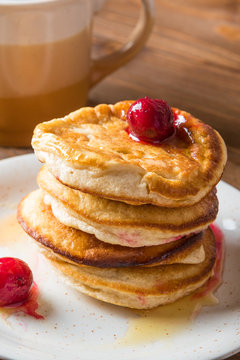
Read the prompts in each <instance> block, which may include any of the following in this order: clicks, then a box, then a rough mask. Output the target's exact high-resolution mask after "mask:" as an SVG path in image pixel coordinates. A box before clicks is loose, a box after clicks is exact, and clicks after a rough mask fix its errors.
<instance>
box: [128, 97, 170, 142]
mask: <svg viewBox="0 0 240 360" xmlns="http://www.w3.org/2000/svg"><path fill="white" fill-rule="evenodd" d="M127 121H128V124H129V133H130V136H131V137H132V138H133V139H134V140H141V141H146V142H151V143H159V142H161V141H163V140H165V139H166V138H168V137H169V136H171V135H172V134H173V133H174V117H173V113H172V110H171V108H170V106H169V105H168V103H167V102H166V101H164V100H160V99H151V98H149V97H147V96H146V97H145V98H143V99H139V100H137V101H135V103H133V104H132V105H131V106H130V108H129V110H128V112H127Z"/></svg>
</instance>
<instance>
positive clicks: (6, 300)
mask: <svg viewBox="0 0 240 360" xmlns="http://www.w3.org/2000/svg"><path fill="white" fill-rule="evenodd" d="M32 283H33V275H32V271H31V270H30V268H29V267H28V265H27V264H26V263H25V262H24V261H22V260H20V259H16V258H11V257H4V258H0V306H6V305H11V304H15V303H19V302H23V301H24V300H26V299H27V298H28V296H29V291H30V289H31V286H32Z"/></svg>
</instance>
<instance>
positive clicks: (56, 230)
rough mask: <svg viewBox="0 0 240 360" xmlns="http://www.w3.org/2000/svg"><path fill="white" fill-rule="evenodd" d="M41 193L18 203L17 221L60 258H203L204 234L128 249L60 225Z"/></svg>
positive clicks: (115, 263)
mask: <svg viewBox="0 0 240 360" xmlns="http://www.w3.org/2000/svg"><path fill="white" fill-rule="evenodd" d="M43 196H44V194H43V192H42V191H41V190H37V191H34V192H32V193H30V194H29V195H28V196H27V197H25V198H24V199H23V200H22V201H21V202H20V204H19V206H18V215H17V217H18V221H19V223H20V224H21V226H22V227H23V229H24V230H25V231H26V232H27V233H28V234H29V235H30V236H31V237H32V238H33V239H35V240H36V242H38V243H40V244H42V245H43V246H44V247H45V248H47V249H49V250H51V251H52V252H53V253H55V254H58V255H60V256H61V257H62V258H63V259H64V261H67V262H71V263H75V264H80V265H82V264H83V265H91V266H95V267H103V268H104V267H105V268H109V267H115V268H117V267H130V266H132V267H134V266H140V265H149V266H150V265H153V266H156V265H159V264H171V263H200V262H202V261H204V258H205V253H204V249H203V238H204V235H203V234H204V233H203V232H202V233H199V234H197V235H194V236H190V237H185V238H181V239H179V240H177V241H174V242H171V243H168V244H165V245H158V246H148V247H140V248H129V247H124V246H118V245H111V244H106V243H104V242H102V241H99V240H98V239H96V237H95V236H94V235H90V234H88V233H85V232H82V231H80V230H76V229H73V228H70V227H68V226H65V225H63V224H61V223H60V222H59V221H58V220H57V219H56V218H55V217H54V215H53V214H52V211H51V208H50V207H49V206H46V205H45V204H44V202H43Z"/></svg>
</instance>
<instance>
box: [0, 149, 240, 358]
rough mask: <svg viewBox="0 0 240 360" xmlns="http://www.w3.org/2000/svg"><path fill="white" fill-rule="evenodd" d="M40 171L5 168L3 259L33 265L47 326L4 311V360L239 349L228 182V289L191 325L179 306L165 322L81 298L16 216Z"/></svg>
mask: <svg viewBox="0 0 240 360" xmlns="http://www.w3.org/2000/svg"><path fill="white" fill-rule="evenodd" d="M39 168H40V164H39V163H38V162H37V160H35V158H34V156H33V155H25V156H19V157H16V158H11V159H7V160H3V161H1V162H0V225H1V226H0V228H1V236H0V256H18V257H19V258H22V259H23V260H25V261H27V262H28V263H29V265H30V266H31V268H32V270H33V274H34V279H35V281H36V283H37V284H38V287H39V290H40V297H39V313H41V314H42V315H44V316H45V320H36V319H34V318H32V317H29V316H25V315H22V314H18V315H16V314H13V315H11V316H10V317H8V318H6V317H4V316H3V314H1V311H0V358H1V359H14V360H23V359H24V360H30V359H31V360H32V359H34V360H38V359H41V360H42V359H44V360H48V359H71V360H75V359H81V360H88V359H89V360H90V359H94V360H95V359H98V360H101V359H104V360H110V359H111V360H112V359H113V358H114V359H115V360H120V359H121V360H122V359H125V360H131V359H138V360H143V359H144V360H145V359H151V360H157V359H160V358H162V359H164V360H170V359H175V360H178V359H181V360H182V359H183V358H184V359H185V360H190V359H191V360H192V359H200V360H201V359H202V360H203V359H204V360H205V359H223V358H226V357H227V356H230V355H232V354H233V353H235V352H237V351H239V350H240V281H239V278H240V260H239V259H240V192H239V191H237V190H236V189H234V188H233V187H231V186H229V185H227V184H226V183H223V182H221V183H220V184H219V186H218V196H219V200H220V212H219V216H218V219H217V224H218V225H219V226H220V228H221V230H222V231H223V233H224V236H225V249H226V251H225V262H224V276H223V283H222V285H221V287H220V288H219V289H218V291H217V293H216V295H217V297H218V299H219V304H218V305H215V306H211V307H204V308H203V309H202V310H201V312H200V314H199V315H198V316H197V318H196V319H195V320H194V321H193V322H190V321H185V319H184V314H185V313H184V312H182V315H181V316H182V320H181V321H180V322H179V318H181V316H177V317H176V313H174V311H176V307H175V310H174V311H173V310H171V308H170V309H169V308H168V309H166V311H165V310H164V312H166V314H168V317H167V318H165V319H164V321H163V322H162V323H161V321H162V320H161V317H160V316H159V314H160V313H159V312H158V313H156V312H152V313H151V312H148V313H147V314H145V315H144V316H143V318H141V317H142V315H139V313H137V312H134V311H132V310H128V309H122V308H119V307H116V306H112V305H108V304H104V303H102V302H99V301H96V300H93V299H91V298H89V297H86V296H84V295H81V294H79V293H77V292H76V291H75V290H73V289H71V288H69V287H68V286H67V285H66V284H64V282H63V281H62V279H60V278H59V276H57V274H56V273H55V272H54V271H53V270H52V269H51V267H50V266H49V265H48V263H47V262H46V260H45V259H44V258H43V256H42V255H40V254H38V252H37V249H36V248H35V247H34V246H32V244H31V242H30V241H29V239H28V238H27V236H26V235H25V234H24V233H23V232H22V230H21V228H20V227H19V226H18V224H17V222H16V220H15V215H14V214H15V211H16V206H17V203H18V201H19V200H20V199H21V198H22V197H23V196H24V195H25V194H27V193H28V192H29V191H31V190H32V189H35V188H36V187H37V185H36V174H37V172H38V170H39ZM180 307H181V304H179V308H180ZM177 310H178V309H177ZM162 313H163V312H162ZM179 313H181V311H180V310H179ZM155 315H156V316H155ZM161 316H162V315H161ZM175 320H176V321H175ZM168 323H169V330H168ZM175 323H176V326H175V328H174V325H175ZM161 324H162V325H161ZM166 328H167V329H166ZM151 329H152V330H151ZM130 330H131V331H130ZM149 334H150V335H149Z"/></svg>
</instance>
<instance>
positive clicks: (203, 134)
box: [32, 101, 227, 207]
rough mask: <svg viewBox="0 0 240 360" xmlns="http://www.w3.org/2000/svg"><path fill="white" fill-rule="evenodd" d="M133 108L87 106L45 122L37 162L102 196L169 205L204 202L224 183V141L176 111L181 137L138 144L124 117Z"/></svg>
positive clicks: (37, 137) (38, 133)
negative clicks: (129, 132) (159, 142)
mask: <svg viewBox="0 0 240 360" xmlns="http://www.w3.org/2000/svg"><path fill="white" fill-rule="evenodd" d="M132 103H133V102H132V101H122V102H119V103H117V104H115V105H106V104H101V105H98V106H96V107H95V108H90V107H88V108H81V109H80V110H77V111H76V112H74V113H71V114H69V115H68V116H65V117H64V118H62V119H54V120H52V121H49V122H47V123H42V124H39V125H38V126H37V128H36V129H35V132H34V136H33V140H32V145H33V147H34V150H35V152H36V155H37V157H38V159H39V160H40V161H42V162H45V163H46V164H47V167H48V169H49V170H50V171H51V172H52V174H53V175H55V177H57V178H58V179H59V180H60V181H61V182H62V183H64V184H65V185H67V186H69V187H72V188H75V189H78V190H81V191H83V192H86V193H90V194H95V195H97V196H101V197H104V198H109V199H113V200H118V201H124V202H127V203H130V204H135V205H140V204H148V203H151V204H154V205H158V206H166V207H182V206H189V205H193V204H195V203H197V202H198V201H200V200H201V199H202V198H203V197H205V196H206V195H207V194H208V193H209V192H210V191H211V190H212V189H213V188H214V186H215V185H216V183H217V182H218V181H219V180H220V177H221V175H222V172H223V168H224V166H225V163H226V156H227V155H226V147H225V144H224V142H223V139H222V138H221V136H220V135H219V134H218V132H216V131H215V130H214V129H212V128H211V127H210V126H209V125H206V124H204V123H203V122H201V121H200V120H198V119H197V118H195V117H194V116H192V115H191V114H189V113H187V112H185V111H181V110H178V109H175V108H172V111H173V112H174V113H175V114H176V116H177V118H178V121H177V122H176V135H177V136H173V138H170V137H169V138H168V139H166V141H163V142H162V143H161V146H155V145H154V144H142V143H139V142H136V141H133V140H132V139H131V138H130V137H129V136H128V134H127V132H126V131H125V129H126V125H127V124H126V121H125V118H124V114H126V113H127V111H128V109H129V107H130V106H131V104H132ZM186 130H187V131H186ZM178 135H179V136H178ZM186 137H187V138H188V141H185V138H186Z"/></svg>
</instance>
